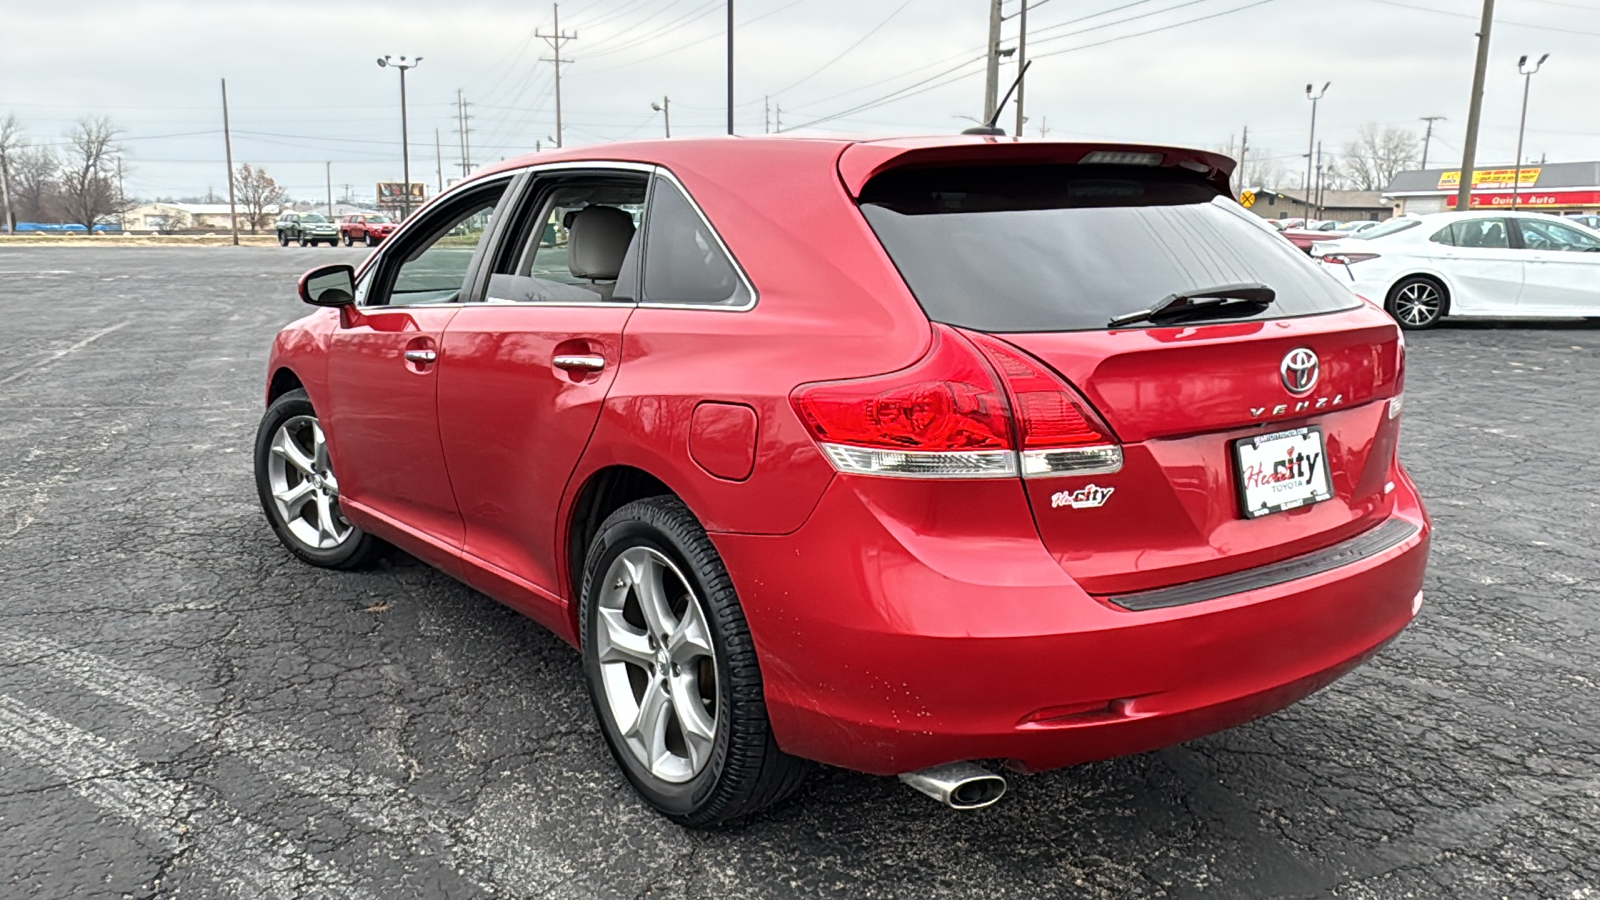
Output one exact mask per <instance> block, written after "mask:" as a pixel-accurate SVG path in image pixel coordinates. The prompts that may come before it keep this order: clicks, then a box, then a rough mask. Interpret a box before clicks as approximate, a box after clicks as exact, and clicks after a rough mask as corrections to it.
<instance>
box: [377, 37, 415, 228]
mask: <svg viewBox="0 0 1600 900" xmlns="http://www.w3.org/2000/svg"><path fill="white" fill-rule="evenodd" d="M421 63H422V57H420V56H419V57H417V58H416V59H413V60H412V61H411V62H406V58H405V57H404V56H402V57H400V61H399V62H395V61H394V60H393V59H391V58H390V57H387V56H385V57H383V58H382V59H380V60H378V66H379V68H382V67H384V66H393V67H394V68H396V69H399V70H400V165H401V181H402V184H401V186H400V199H401V209H403V210H404V213H403V214H402V215H401V217H400V219H401V221H404V220H406V219H409V218H411V137H410V135H411V129H410V125H409V124H408V123H407V122H406V72H407V71H408V70H410V69H415V68H416V67H417V66H418V65H421Z"/></svg>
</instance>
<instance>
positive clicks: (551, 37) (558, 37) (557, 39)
mask: <svg viewBox="0 0 1600 900" xmlns="http://www.w3.org/2000/svg"><path fill="white" fill-rule="evenodd" d="M550 9H551V12H552V13H553V14H554V16H555V29H554V31H555V33H554V34H545V33H544V32H543V31H535V32H534V34H535V35H536V36H538V37H541V38H544V42H545V43H547V44H549V45H550V55H551V58H550V59H546V60H542V62H553V63H555V64H556V147H558V148H559V147H560V146H561V138H562V134H561V64H562V63H571V62H572V60H570V59H562V58H561V45H562V44H565V43H566V42H567V41H575V40H577V39H578V33H577V32H576V31H574V32H573V33H571V34H567V33H565V32H563V31H562V30H561V4H559V3H552V4H550Z"/></svg>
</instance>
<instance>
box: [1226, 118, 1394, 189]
mask: <svg viewBox="0 0 1600 900" xmlns="http://www.w3.org/2000/svg"><path fill="white" fill-rule="evenodd" d="M1217 149H1218V151H1219V152H1221V153H1222V154H1224V155H1225V156H1231V157H1233V158H1235V159H1238V157H1239V148H1238V145H1237V144H1236V143H1235V142H1234V139H1233V138H1232V137H1229V138H1228V142H1227V143H1226V144H1224V145H1222V146H1221V147H1219V148H1217ZM1421 151H1422V139H1421V138H1420V137H1418V136H1417V133H1416V132H1415V131H1412V130H1410V129H1407V128H1392V127H1390V128H1385V127H1382V126H1380V125H1376V124H1368V125H1363V126H1361V127H1360V128H1359V129H1357V130H1356V136H1355V138H1354V139H1353V140H1350V141H1347V142H1346V143H1345V144H1344V146H1343V147H1342V148H1340V149H1338V150H1334V149H1333V148H1324V149H1323V159H1322V188H1323V190H1330V191H1382V190H1385V189H1387V188H1388V187H1389V183H1390V182H1391V181H1393V180H1394V176H1395V175H1397V174H1399V173H1401V172H1404V171H1406V170H1407V169H1415V168H1416V167H1417V166H1418V165H1419V164H1420V162H1421V156H1422V152H1421ZM1305 160H1306V157H1305V154H1304V153H1297V154H1293V155H1291V156H1284V155H1281V154H1276V153H1274V152H1273V151H1271V150H1264V149H1262V148H1261V147H1259V146H1257V145H1256V144H1255V143H1254V142H1252V143H1251V145H1250V147H1249V148H1247V150H1246V152H1245V158H1244V165H1243V167H1241V169H1240V171H1239V172H1237V173H1235V175H1234V184H1235V185H1236V186H1237V187H1238V189H1240V190H1243V189H1245V188H1272V189H1277V190H1282V189H1284V188H1292V189H1296V190H1298V189H1300V188H1303V187H1304V186H1305V177H1306V168H1305V166H1306V163H1305ZM1316 178H1317V175H1316V173H1315V172H1313V173H1312V179H1313V181H1315V180H1316Z"/></svg>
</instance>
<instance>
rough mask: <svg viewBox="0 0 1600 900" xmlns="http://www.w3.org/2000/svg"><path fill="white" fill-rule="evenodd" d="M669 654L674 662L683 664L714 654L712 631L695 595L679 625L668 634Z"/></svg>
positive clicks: (691, 598)
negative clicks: (708, 627) (707, 626)
mask: <svg viewBox="0 0 1600 900" xmlns="http://www.w3.org/2000/svg"><path fill="white" fill-rule="evenodd" d="M667 654H668V655H669V656H671V657H672V661H673V662H675V663H681V664H687V663H688V662H689V661H690V660H692V659H695V658H696V657H700V656H711V655H712V650H711V633H710V630H709V629H707V628H706V622H705V617H704V615H703V614H702V613H701V612H700V604H699V603H697V602H695V599H694V598H693V597H690V598H689V604H688V608H686V609H685V610H684V611H683V618H682V619H679V620H678V626H677V627H676V628H674V629H672V633H671V634H670V635H668V636H667Z"/></svg>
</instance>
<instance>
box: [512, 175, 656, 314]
mask: <svg viewBox="0 0 1600 900" xmlns="http://www.w3.org/2000/svg"><path fill="white" fill-rule="evenodd" d="M649 187H650V181H649V176H648V175H647V174H645V173H643V172H634V171H613V172H583V173H574V174H557V175H545V176H542V177H541V178H540V179H539V180H537V181H535V182H534V185H533V187H532V189H531V190H530V191H529V193H528V201H527V203H526V204H525V206H524V208H523V210H522V212H521V213H520V214H519V215H518V218H517V221H516V225H515V227H514V228H513V229H512V231H511V232H510V235H509V236H508V237H507V239H505V240H503V241H501V244H502V249H501V251H500V253H499V258H498V259H496V260H495V264H494V269H493V273H492V274H491V275H490V277H489V292H488V297H487V298H486V299H487V300H488V302H490V303H601V302H605V301H609V300H617V301H619V302H628V303H632V302H634V301H635V300H637V298H638V290H637V284H638V276H637V274H636V273H637V270H638V259H639V248H638V243H639V223H640V221H641V220H642V219H643V218H644V214H645V195H646V193H647V192H648V190H649Z"/></svg>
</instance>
